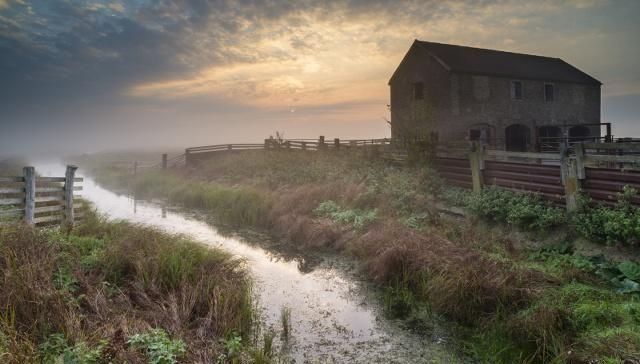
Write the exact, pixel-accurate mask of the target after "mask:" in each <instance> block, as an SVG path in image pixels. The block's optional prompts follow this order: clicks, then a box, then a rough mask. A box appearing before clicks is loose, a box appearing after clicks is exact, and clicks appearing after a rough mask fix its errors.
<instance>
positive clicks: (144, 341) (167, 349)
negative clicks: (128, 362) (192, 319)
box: [127, 329, 186, 364]
mask: <svg viewBox="0 0 640 364" xmlns="http://www.w3.org/2000/svg"><path fill="white" fill-rule="evenodd" d="M127 342H128V343H129V344H130V345H131V346H133V347H135V348H138V349H141V350H142V351H143V352H144V353H145V354H146V355H147V357H148V358H149V363H151V364H173V363H176V362H177V360H178V358H180V357H181V356H182V355H184V353H185V352H186V346H185V344H184V342H183V341H182V340H172V339H171V338H169V336H168V335H167V333H166V332H165V331H164V330H162V329H153V330H150V331H149V332H146V333H143V334H136V335H133V336H131V338H129V340H128V341H127Z"/></svg>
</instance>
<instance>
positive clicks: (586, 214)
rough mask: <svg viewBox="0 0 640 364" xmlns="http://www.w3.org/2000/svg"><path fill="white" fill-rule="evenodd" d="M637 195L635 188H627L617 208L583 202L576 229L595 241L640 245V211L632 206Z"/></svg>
mask: <svg viewBox="0 0 640 364" xmlns="http://www.w3.org/2000/svg"><path fill="white" fill-rule="evenodd" d="M637 193H638V191H636V190H634V189H633V188H628V187H625V189H624V192H623V193H621V194H619V195H618V204H617V206H616V207H615V208H608V207H604V206H598V205H596V206H594V205H593V204H592V203H590V201H589V200H585V201H582V208H581V209H580V211H579V212H578V213H577V214H576V216H575V219H574V221H575V225H576V229H577V230H578V231H579V232H580V233H581V234H582V235H584V236H585V237H587V238H589V239H592V240H595V241H599V242H604V243H609V244H611V243H616V242H620V243H624V244H628V245H636V246H637V245H640V209H638V208H635V207H633V206H632V205H631V197H632V196H634V195H636V194H637Z"/></svg>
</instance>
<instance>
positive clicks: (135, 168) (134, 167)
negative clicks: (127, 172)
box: [133, 161, 186, 176]
mask: <svg viewBox="0 0 640 364" xmlns="http://www.w3.org/2000/svg"><path fill="white" fill-rule="evenodd" d="M185 163H186V162H185ZM136 174H138V161H135V162H133V175H134V176H135V175H136Z"/></svg>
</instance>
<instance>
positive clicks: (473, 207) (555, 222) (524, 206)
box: [463, 187, 566, 231]
mask: <svg viewBox="0 0 640 364" xmlns="http://www.w3.org/2000/svg"><path fill="white" fill-rule="evenodd" d="M463 203H464V206H465V207H466V208H468V209H469V210H470V211H471V212H472V213H474V214H475V215H477V216H480V217H483V218H487V219H490V220H493V221H496V222H504V223H507V224H510V225H515V226H518V227H520V228H523V229H527V230H538V231H543V230H546V229H549V228H553V227H555V226H559V225H562V224H563V223H564V222H565V221H566V215H565V212H564V211H563V210H562V209H559V208H556V207H553V206H551V205H549V204H548V203H547V202H545V201H542V200H541V199H540V198H539V197H538V196H536V195H534V194H528V193H515V192H511V191H506V190H503V189H500V188H498V187H489V188H486V189H484V190H482V191H481V192H479V193H472V194H469V195H468V196H466V198H464V199H463Z"/></svg>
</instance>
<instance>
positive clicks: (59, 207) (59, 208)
mask: <svg viewBox="0 0 640 364" xmlns="http://www.w3.org/2000/svg"><path fill="white" fill-rule="evenodd" d="M63 210H64V206H63V205H55V206H43V207H36V209H35V213H36V214H40V213H43V212H55V211H63Z"/></svg>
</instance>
